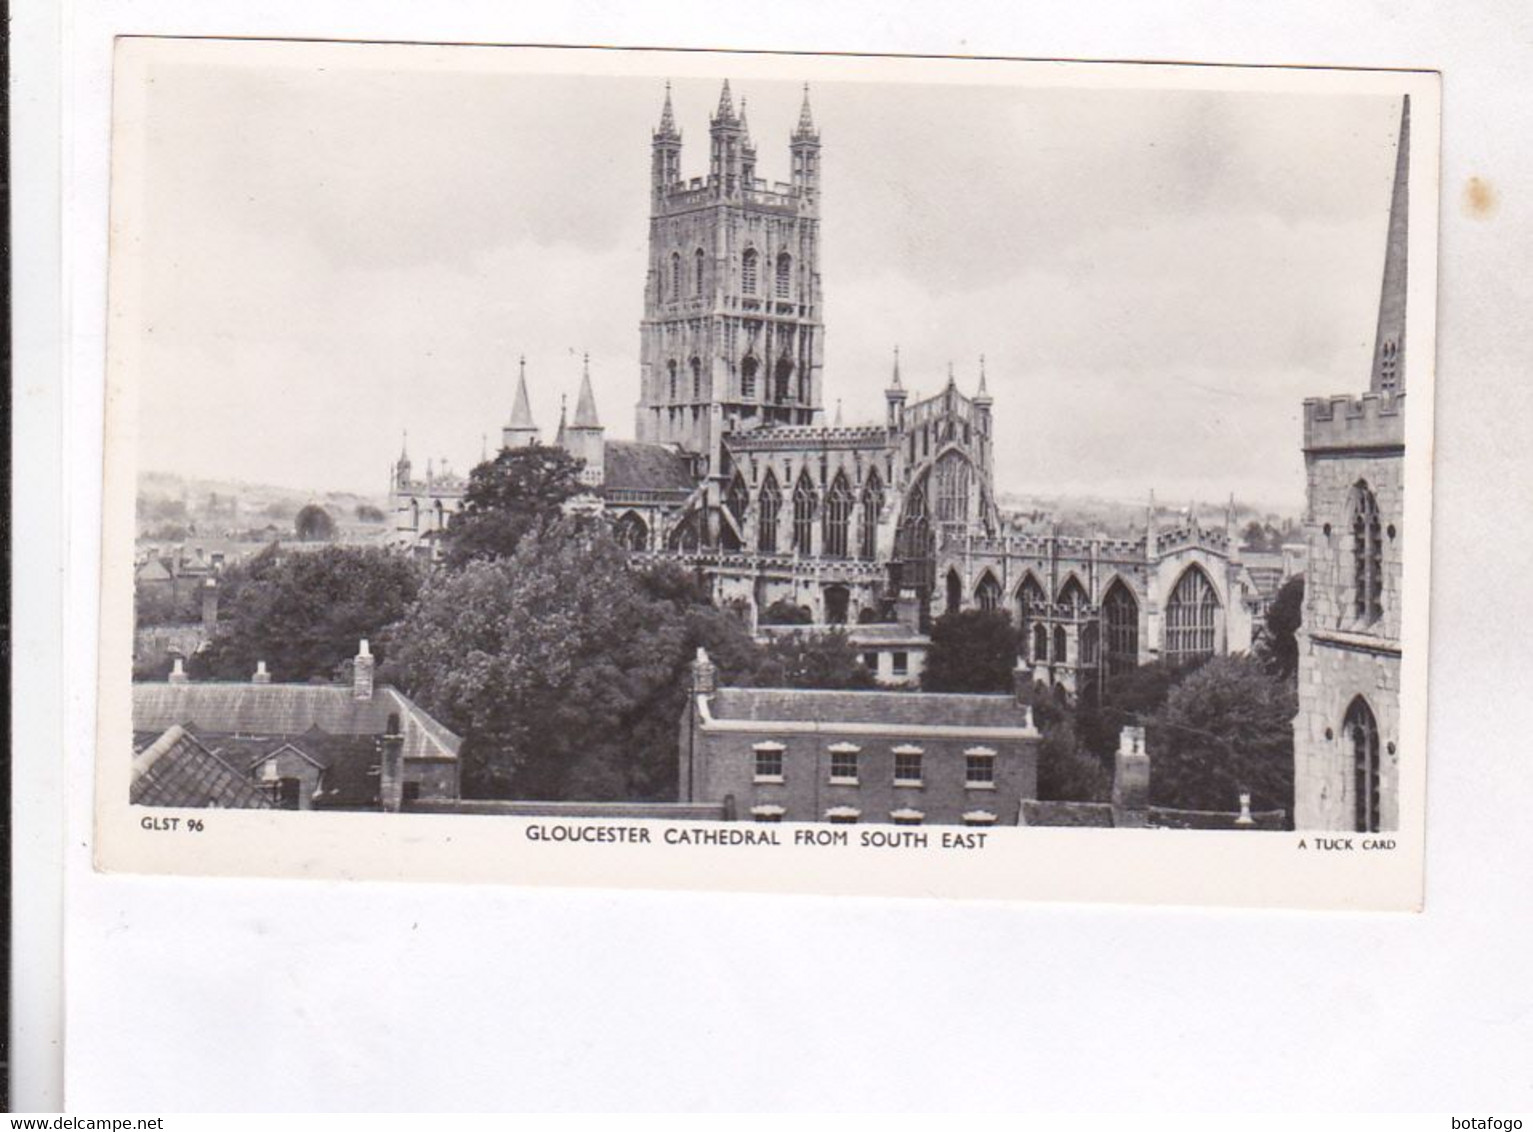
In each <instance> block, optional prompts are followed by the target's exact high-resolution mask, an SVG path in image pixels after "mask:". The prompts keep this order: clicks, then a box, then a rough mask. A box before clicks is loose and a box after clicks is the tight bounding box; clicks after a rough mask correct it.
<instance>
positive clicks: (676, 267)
mask: <svg viewBox="0 0 1533 1132" xmlns="http://www.w3.org/2000/svg"><path fill="white" fill-rule="evenodd" d="M681 274H682V270H681V253H680V252H672V253H671V302H673V303H674V302H676V301H677V300H678V299H680V298H681Z"/></svg>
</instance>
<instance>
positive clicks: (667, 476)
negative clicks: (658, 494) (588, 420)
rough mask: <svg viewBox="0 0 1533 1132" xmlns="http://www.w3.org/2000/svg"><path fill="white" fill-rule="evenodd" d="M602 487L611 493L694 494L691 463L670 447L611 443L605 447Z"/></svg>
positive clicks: (639, 443) (630, 442) (694, 482)
mask: <svg viewBox="0 0 1533 1132" xmlns="http://www.w3.org/2000/svg"><path fill="white" fill-rule="evenodd" d="M602 483H603V486H605V487H606V488H608V489H609V490H611V489H619V490H622V489H627V490H639V491H691V490H692V489H693V488H695V487H696V486H697V480H696V478H695V477H694V476H693V475H692V465H691V462H690V461H689V460H688V459H687V458H686V457H685V456H683V455H682V454H681V453H680V452H678V451H677V450H676V449H675V448H672V447H671V446H670V445H667V444H645V443H643V442H641V441H637V440H609V441H607V443H606V444H605V445H603V461H602Z"/></svg>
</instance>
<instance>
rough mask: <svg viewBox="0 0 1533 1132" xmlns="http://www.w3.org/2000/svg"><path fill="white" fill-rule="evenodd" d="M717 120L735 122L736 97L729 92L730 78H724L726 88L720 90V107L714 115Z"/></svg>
mask: <svg viewBox="0 0 1533 1132" xmlns="http://www.w3.org/2000/svg"><path fill="white" fill-rule="evenodd" d="M713 118H714V121H716V122H733V121H736V118H735V104H734V99H733V98H731V97H730V94H729V80H728V79H725V80H724V89H723V90H721V91H719V108H718V110H717V112H716V113H715V114H714V116H713Z"/></svg>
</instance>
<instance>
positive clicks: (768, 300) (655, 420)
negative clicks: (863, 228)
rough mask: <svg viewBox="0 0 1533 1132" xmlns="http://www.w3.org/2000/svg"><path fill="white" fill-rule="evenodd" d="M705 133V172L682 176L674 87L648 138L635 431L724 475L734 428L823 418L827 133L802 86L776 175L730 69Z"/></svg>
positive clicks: (717, 475)
mask: <svg viewBox="0 0 1533 1132" xmlns="http://www.w3.org/2000/svg"><path fill="white" fill-rule="evenodd" d="M708 135H709V150H708V174H707V176H706V177H694V178H692V179H691V180H690V181H687V180H683V179H682V176H681V133H680V132H679V131H678V130H677V128H676V120H675V114H674V111H673V109H672V106H671V92H670V88H669V86H667V88H666V94H665V106H664V109H663V111H662V112H661V117H660V125H659V127H658V128H657V129H656V130H655V131H654V134H653V136H652V139H651V140H652V162H651V166H650V181H651V184H650V226H649V271H648V278H647V281H646V283H645V289H644V320H643V323H642V324H641V328H640V335H641V345H640V369H641V373H640V394H639V403H638V409H637V414H636V416H637V419H636V425H635V429H636V431H635V435H636V436H637V437H638V439H639V440H641V441H648V442H652V443H674V444H678V445H680V446H682V447H683V448H685V449H687V450H688V451H690V452H694V453H697V454H699V455H701V456H703V457H704V458H705V460H706V464H707V468H708V474H709V475H710V477H712V478H713V479H714V481H715V484H717V483H718V482H719V481H720V480H721V478H722V476H723V475H724V471H725V470H724V469H723V467H722V463H723V461H722V452H723V450H722V446H721V441H722V438H723V436H724V435H725V434H727V433H729V432H732V431H735V430H737V429H748V428H754V427H756V426H758V425H761V424H764V423H779V424H797V425H808V424H816V423H820V419H821V406H820V401H821V384H820V383H821V368H822V364H823V363H822V357H823V338H824V324H823V322H822V316H821V306H820V267H819V263H820V255H819V242H820V206H819V197H820V137H819V132H818V131H817V130H816V129H815V126H814V119H813V116H812V115H811V113H810V108H809V91H808V87H807V86H806V87H805V90H804V101H803V107H802V109H801V111H800V114H799V121H798V126H797V127H796V128H795V130H794V131H793V133H792V135H791V137H790V139H789V156H790V158H791V168H792V180H791V181H790V182H788V183H783V182H777V183H775V184H768V183H767V182H766V181H765V180H763V179H761V178H760V177H758V176H757V175H756V149H755V145H754V143H753V142H752V141H751V137H750V130H749V126H748V125H747V122H746V118H745V113H744V104H743V103H742V105H741V109H740V112H739V113H737V112H736V111H735V108H734V102H733V99H732V96H731V94H730V89H729V83H728V82H727V81H726V82H725V83H724V87H723V90H722V92H721V93H720V95H719V103H718V108H717V109H716V110H715V111H714V114H713V117H712V119H711V121H710V126H709V131H708Z"/></svg>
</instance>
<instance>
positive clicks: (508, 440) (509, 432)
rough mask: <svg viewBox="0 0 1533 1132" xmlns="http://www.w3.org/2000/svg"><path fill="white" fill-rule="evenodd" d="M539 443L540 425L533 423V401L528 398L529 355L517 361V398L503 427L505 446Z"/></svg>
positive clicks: (524, 445) (523, 446) (502, 442)
mask: <svg viewBox="0 0 1533 1132" xmlns="http://www.w3.org/2000/svg"><path fill="white" fill-rule="evenodd" d="M536 443H538V426H537V425H535V424H533V423H532V403H531V402H530V401H529V400H528V398H527V356H526V355H525V354H524V355H522V357H521V358H520V359H519V360H518V361H517V373H516V399H515V400H514V401H513V402H512V404H511V419H510V421H508V422H507V423H506V427H505V428H503V429H501V444H502V447H505V448H526V447H527V446H529V445H532V444H536Z"/></svg>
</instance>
